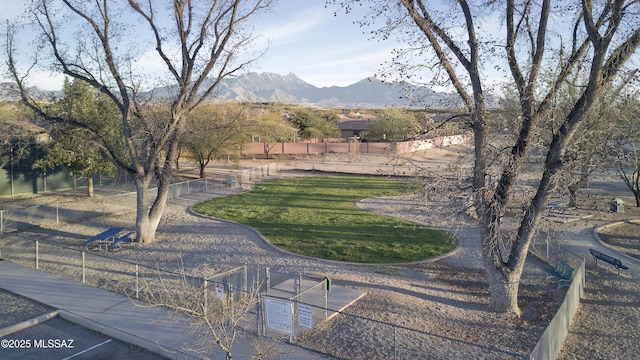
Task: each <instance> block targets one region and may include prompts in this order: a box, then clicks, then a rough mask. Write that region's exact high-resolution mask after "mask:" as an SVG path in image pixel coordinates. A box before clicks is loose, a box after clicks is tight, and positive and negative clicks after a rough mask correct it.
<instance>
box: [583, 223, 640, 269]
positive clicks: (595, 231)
mask: <svg viewBox="0 0 640 360" xmlns="http://www.w3.org/2000/svg"><path fill="white" fill-rule="evenodd" d="M624 223H634V224H638V223H640V219H636V220H623V221H616V222H613V223H610V224H605V225H600V226H597V227H595V228H594V229H593V237H594V238H595V239H596V241H597V242H598V244H600V246H602V247H604V248H605V249H607V250H609V251H613V252H615V253H616V255H619V256H620V257H622V258H624V259H625V260H627V261H629V262H631V263H633V264H636V265H640V260H638V259H636V258H634V257H633V256H629V255H627V254H625V253H623V252H620V251H618V250H616V249H613V248H611V247H610V246H609V244H607V243H605V242H604V241H602V239H601V238H600V234H599V233H598V232H599V231H600V230H603V229H606V228H608V227H611V226H617V225H621V224H624Z"/></svg>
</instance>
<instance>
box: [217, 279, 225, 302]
mask: <svg viewBox="0 0 640 360" xmlns="http://www.w3.org/2000/svg"><path fill="white" fill-rule="evenodd" d="M216 296H217V297H218V299H220V300H222V299H224V285H223V284H220V283H216Z"/></svg>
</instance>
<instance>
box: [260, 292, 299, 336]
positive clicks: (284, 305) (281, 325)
mask: <svg viewBox="0 0 640 360" xmlns="http://www.w3.org/2000/svg"><path fill="white" fill-rule="evenodd" d="M264 307H265V316H266V318H267V329H269V330H273V331H277V332H279V333H283V334H286V335H293V302H291V301H287V300H281V299H274V298H270V297H265V298H264Z"/></svg>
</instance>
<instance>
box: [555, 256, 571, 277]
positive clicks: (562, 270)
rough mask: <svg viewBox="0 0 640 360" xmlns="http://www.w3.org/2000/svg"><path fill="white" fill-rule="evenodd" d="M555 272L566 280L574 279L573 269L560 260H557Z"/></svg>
mask: <svg viewBox="0 0 640 360" xmlns="http://www.w3.org/2000/svg"><path fill="white" fill-rule="evenodd" d="M555 270H556V271H557V272H558V274H560V275H562V276H564V277H566V278H572V277H573V268H572V267H571V266H569V265H568V264H567V263H565V262H564V261H562V260H560V259H556V262H555Z"/></svg>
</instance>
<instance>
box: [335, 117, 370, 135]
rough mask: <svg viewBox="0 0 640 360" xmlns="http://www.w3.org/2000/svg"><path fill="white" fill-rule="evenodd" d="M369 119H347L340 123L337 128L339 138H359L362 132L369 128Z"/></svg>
mask: <svg viewBox="0 0 640 360" xmlns="http://www.w3.org/2000/svg"><path fill="white" fill-rule="evenodd" d="M370 122H371V119H347V120H344V121H340V122H339V123H338V124H337V126H338V129H340V136H341V137H343V138H353V137H356V138H361V137H362V136H363V135H364V131H365V130H366V129H367V126H369V123H370Z"/></svg>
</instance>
